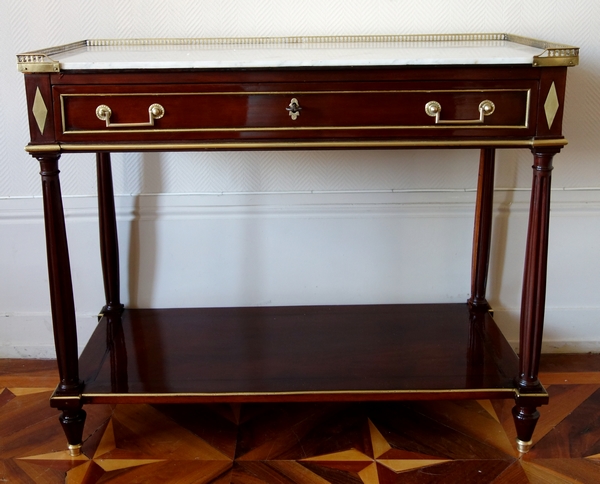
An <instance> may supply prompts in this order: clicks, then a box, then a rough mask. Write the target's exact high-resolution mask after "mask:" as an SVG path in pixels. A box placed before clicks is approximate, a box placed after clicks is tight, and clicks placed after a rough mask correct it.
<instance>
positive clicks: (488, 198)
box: [469, 148, 496, 311]
mask: <svg viewBox="0 0 600 484" xmlns="http://www.w3.org/2000/svg"><path fill="white" fill-rule="evenodd" d="M495 157H496V152H495V150H494V149H491V148H488V149H483V150H481V156H480V160H479V177H478V181H477V201H476V205H475V229H474V231H473V257H472V264H471V297H470V299H469V304H470V305H471V307H473V308H478V309H483V310H486V311H487V310H488V309H490V305H489V304H488V302H487V299H486V297H485V291H486V287H487V278H488V268H489V261H490V247H491V243H492V214H493V209H494V172H495V161H496V158H495Z"/></svg>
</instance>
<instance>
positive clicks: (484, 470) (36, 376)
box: [0, 355, 600, 484]
mask: <svg viewBox="0 0 600 484" xmlns="http://www.w3.org/2000/svg"><path fill="white" fill-rule="evenodd" d="M54 365H55V363H54V362H48V361H35V360H25V361H24V360H0V482H11V483H12V482H15V483H36V484H37V483H62V482H67V483H70V484H79V483H85V484H95V483H106V482H110V483H128V484H130V483H161V484H162V483H171V482H172V483H178V484H185V483H215V484H225V483H237V484H257V483H268V484H279V483H281V484H284V483H286V484H288V483H315V484H320V483H323V484H325V483H334V484H342V483H356V484H375V483H379V484H391V483H412V482H415V483H429V482H431V483H496V484H500V483H510V484H518V483H574V482H583V483H599V482H600V356H595V355H594V356H591V355H579V356H566V355H560V356H552V357H544V364H543V372H542V374H541V378H542V381H543V382H544V383H545V385H546V387H547V388H548V392H549V393H550V405H548V406H544V407H542V408H541V409H540V413H541V415H542V416H541V418H540V421H539V424H538V426H537V428H536V433H535V434H534V443H535V444H534V447H533V448H532V450H531V451H530V452H529V453H528V454H526V455H524V456H520V455H519V453H518V452H517V450H516V447H515V445H514V439H515V435H514V428H513V422H512V416H511V412H510V410H511V407H512V406H513V404H514V403H513V402H512V401H510V400H497V401H490V400H485V401H458V402H409V403H406V402H401V403H395V402H392V403H350V404H339V403H338V404H328V403H319V404H314V403H303V404H252V405H250V404H244V405H177V406H175V405H155V406H151V405H116V406H110V405H88V406H86V407H85V408H86V411H87V412H88V418H87V421H86V427H85V434H84V439H85V441H84V445H83V449H82V450H83V455H82V456H80V457H78V458H71V457H70V456H69V455H68V452H67V451H66V450H65V447H66V442H65V439H64V435H63V433H62V430H61V428H60V425H59V423H58V420H57V417H58V411H57V410H55V409H51V408H49V405H48V397H49V396H50V393H51V392H52V390H53V386H54V385H55V383H56V371H55V369H54Z"/></svg>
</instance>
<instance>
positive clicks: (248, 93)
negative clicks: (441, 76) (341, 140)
mask: <svg viewBox="0 0 600 484" xmlns="http://www.w3.org/2000/svg"><path fill="white" fill-rule="evenodd" d="M374 82H377V81H374ZM400 82H402V81H400ZM527 91H531V89H529V88H513V89H508V88H503V89H363V90H360V91H359V90H346V91H341V90H340V91H325V90H323V91H215V92H164V93H163V92H114V93H113V92H109V93H102V92H90V93H85V92H83V93H61V95H60V96H61V98H62V97H98V96H102V97H118V96H217V95H228V96H233V95H240V96H244V95H245V96H251V95H261V94H264V95H275V94H281V95H283V96H294V95H300V94H364V93H366V94H373V93H376V94H377V93H384V94H389V93H409V94H410V93H415V92H419V93H442V92H447V93H450V94H452V93H455V92H480V93H487V92H527Z"/></svg>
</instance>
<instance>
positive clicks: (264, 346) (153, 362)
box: [81, 304, 517, 402]
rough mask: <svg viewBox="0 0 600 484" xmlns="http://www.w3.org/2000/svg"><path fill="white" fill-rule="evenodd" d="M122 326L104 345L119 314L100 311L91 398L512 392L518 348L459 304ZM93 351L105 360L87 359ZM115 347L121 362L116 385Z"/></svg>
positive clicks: (176, 314)
mask: <svg viewBox="0 0 600 484" xmlns="http://www.w3.org/2000/svg"><path fill="white" fill-rule="evenodd" d="M109 321H110V323H109ZM121 322H122V332H123V340H122V343H121V344H122V347H121V348H119V347H118V345H116V346H115V342H114V341H113V342H112V343H111V345H109V346H107V343H106V342H107V341H110V338H107V332H109V331H111V327H110V326H114V325H116V324H119V323H118V318H116V317H110V318H103V320H101V321H100V324H99V326H98V328H97V330H96V331H95V333H94V335H93V336H92V339H91V340H90V342H89V344H88V347H89V348H90V350H87V349H86V352H84V354H83V355H82V370H81V371H82V374H83V375H85V376H84V379H85V389H84V392H83V397H84V400H86V401H88V400H91V401H102V402H118V401H122V400H126V401H133V400H136V399H137V400H139V399H140V398H142V399H143V398H144V397H150V398H152V399H153V400H154V399H155V398H156V399H158V398H159V395H160V394H169V395H170V397H169V400H170V401H173V400H180V401H202V400H209V401H231V400H232V399H234V400H239V401H285V400H295V399H303V400H357V399H363V398H364V397H365V396H367V397H369V398H370V399H422V398H464V397H465V395H463V392H461V391H464V394H466V395H468V396H469V397H472V396H473V395H475V394H478V395H480V396H483V395H494V396H495V397H505V398H511V397H512V396H513V393H512V392H511V391H510V389H511V388H512V387H513V381H512V378H513V375H514V372H515V371H516V368H517V358H516V355H515V354H514V352H512V350H510V348H509V347H508V344H507V343H506V342H505V341H497V339H500V340H502V338H503V337H502V335H501V333H500V332H499V331H495V332H494V331H489V328H488V327H486V326H495V324H494V323H493V320H492V319H491V317H490V316H489V315H488V314H484V315H482V316H481V321H477V322H476V323H474V324H475V326H476V327H477V329H475V330H473V328H472V322H471V318H470V311H469V309H468V307H467V305H466V304H434V305H382V306H310V307H304V306H299V307H268V308H265V307H258V308H257V307H255V308H205V309H164V310H141V309H140V310H133V309H131V310H126V311H125V312H124V313H123V315H122V318H121ZM192 334H193V335H195V336H194V337H193V338H190V335H192ZM490 336H492V338H490ZM474 338H475V339H478V340H480V341H478V346H479V347H480V348H481V357H480V359H479V360H478V362H477V364H476V365H471V364H470V362H471V360H470V359H469V351H470V345H471V344H473V343H472V341H473V339H474ZM98 347H103V348H105V354H106V355H107V356H108V355H109V354H110V358H109V357H104V358H102V359H99V358H97V357H88V355H87V354H86V353H87V352H88V351H96V350H95V349H94V348H98ZM502 347H504V348H505V350H504V352H501V353H499V352H498V348H502ZM117 351H119V352H120V354H121V355H122V356H123V357H125V356H126V358H127V362H126V366H127V372H126V374H125V373H124V372H121V376H122V377H123V378H125V377H126V378H127V380H126V381H121V382H120V388H121V390H120V391H119V389H118V388H115V382H114V379H113V376H112V375H113V368H112V365H114V364H115V363H114V360H115V358H114V354H115V352H117ZM510 353H512V355H511V354H510ZM421 354H428V355H430V356H429V357H428V358H427V359H425V360H423V359H420V358H419V357H418V356H419V355H421ZM117 359H118V358H117ZM474 382H476V383H474ZM469 385H471V386H469ZM507 390H508V391H507ZM397 391H403V392H406V393H405V394H399V393H395V392H397ZM290 393H292V394H290ZM293 393H298V394H297V395H294V394H293ZM113 394H114V396H113ZM185 394H190V395H189V396H187V397H186V395H185ZM198 394H205V395H204V396H202V395H198ZM128 395H129V396H128ZM173 395H175V397H174V396H173ZM194 395H195V396H194Z"/></svg>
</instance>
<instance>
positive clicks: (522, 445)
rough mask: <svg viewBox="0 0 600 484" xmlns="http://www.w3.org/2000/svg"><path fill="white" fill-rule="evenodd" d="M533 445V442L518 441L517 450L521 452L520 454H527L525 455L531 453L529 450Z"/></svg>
mask: <svg viewBox="0 0 600 484" xmlns="http://www.w3.org/2000/svg"><path fill="white" fill-rule="evenodd" d="M532 445H533V440H530V441H528V442H525V441H523V440H520V439H517V449H518V450H519V452H521V454H525V453H527V452H529V449H531V446H532Z"/></svg>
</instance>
